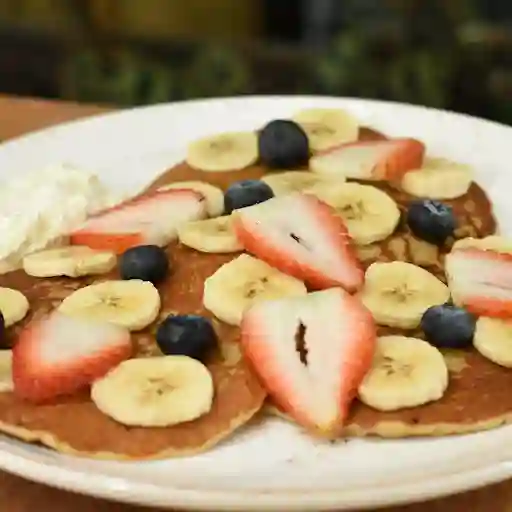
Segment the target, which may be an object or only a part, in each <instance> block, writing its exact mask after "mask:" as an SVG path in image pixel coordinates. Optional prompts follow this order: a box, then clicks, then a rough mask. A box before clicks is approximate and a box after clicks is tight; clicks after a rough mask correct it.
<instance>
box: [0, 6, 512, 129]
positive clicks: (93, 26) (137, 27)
mask: <svg viewBox="0 0 512 512" xmlns="http://www.w3.org/2000/svg"><path fill="white" fill-rule="evenodd" d="M0 38H1V41H0V43H1V44H0V91H1V92H5V93H13V94H19V95H30V96H43V97H48V98H64V99H71V100H76V101H83V102H94V103H109V104H116V105H124V106H130V105H141V104H149V103H156V102H165V101H176V100H183V99H191V98H201V97H212V96H228V95H240V94H281V93H285V94H329V95H336V96H356V97H364V98H379V99H389V100H396V101H405V102H409V103H415V104H420V105H427V106H432V107H440V108H448V109H451V110H456V111H460V112H466V113H469V114H473V115H478V116H481V117H486V118H490V119H493V120H497V121H500V122H504V123H507V124H512V0H0Z"/></svg>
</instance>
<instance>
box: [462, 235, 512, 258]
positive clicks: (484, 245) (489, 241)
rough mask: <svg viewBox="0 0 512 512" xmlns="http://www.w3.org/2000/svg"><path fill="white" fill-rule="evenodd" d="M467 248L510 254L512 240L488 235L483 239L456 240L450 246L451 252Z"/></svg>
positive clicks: (511, 251)
mask: <svg viewBox="0 0 512 512" xmlns="http://www.w3.org/2000/svg"><path fill="white" fill-rule="evenodd" d="M469 248H474V249H482V250H483V251H494V252H499V253H502V254H512V239H511V238H506V237H504V236H501V235H489V236H486V237H484V238H473V237H467V238H461V239H460V240H456V241H455V243H454V244H453V246H452V250H454V249H469Z"/></svg>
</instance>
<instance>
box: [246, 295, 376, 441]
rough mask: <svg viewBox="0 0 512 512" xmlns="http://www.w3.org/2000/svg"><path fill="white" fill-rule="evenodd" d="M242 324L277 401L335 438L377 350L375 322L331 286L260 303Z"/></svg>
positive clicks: (255, 363)
mask: <svg viewBox="0 0 512 512" xmlns="http://www.w3.org/2000/svg"><path fill="white" fill-rule="evenodd" d="M241 329H242V337H241V343H242V348H243V351H244V353H245V355H246V356H247V358H248V360H249V361H250V362H251V363H252V365H253V366H254V369H255V371H256V373H257V374H258V375H259V378H260V379H261V381H262V384H263V386H264V387H265V388H266V389H267V391H268V393H269V394H270V396H271V397H272V398H273V400H274V401H275V403H276V405H277V406H278V407H279V408H280V409H281V410H282V411H284V412H285V413H288V414H289V415H290V416H292V417H293V418H294V419H295V420H296V421H297V423H299V424H301V425H303V426H304V427H306V428H308V429H310V430H312V431H313V432H317V433H319V434H321V435H326V436H329V437H331V436H336V435H338V434H339V433H340V431H341V429H342V427H343V423H344V421H345V419H346V417H347V414H348V409H349V406H350V404H351V402H352V400H353V399H354V397H355V396H356V393H357V388H358V387H359V384H360V383H361V381H362V379H363V378H364V376H365V374H366V372H367V371H368V370H369V368H370V366H371V364H372V359H373V354H374V351H375V343H376V327H375V324H374V321H373V318H372V316H371V314H370V313H369V311H368V310H367V309H366V308H365V307H364V306H363V305H362V303H361V302H360V301H359V299H358V298H356V297H354V296H352V295H349V294H348V293H347V292H345V291H344V290H342V289H341V288H331V289H330V290H324V291H320V292H313V293H310V294H308V295H306V296H304V297H296V298H286V299H278V300H270V301H262V302H258V303H256V304H255V305H254V306H252V307H251V308H249V309H248V310H247V311H246V312H245V314H244V316H243V320H242V325H241Z"/></svg>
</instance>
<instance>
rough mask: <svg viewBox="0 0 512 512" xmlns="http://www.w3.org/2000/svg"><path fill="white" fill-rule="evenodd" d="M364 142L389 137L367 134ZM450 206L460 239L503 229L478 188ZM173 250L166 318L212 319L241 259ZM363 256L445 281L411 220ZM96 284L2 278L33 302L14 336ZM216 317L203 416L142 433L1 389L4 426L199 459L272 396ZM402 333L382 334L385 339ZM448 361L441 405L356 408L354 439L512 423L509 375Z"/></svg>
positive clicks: (229, 178)
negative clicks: (211, 389) (210, 299)
mask: <svg viewBox="0 0 512 512" xmlns="http://www.w3.org/2000/svg"><path fill="white" fill-rule="evenodd" d="M361 138H364V139H370V138H382V136H381V135H379V134H377V133H376V132H372V131H371V130H366V129H363V130H362V132H361ZM265 172H267V171H266V169H264V168H263V167H260V166H252V167H250V168H247V169H244V170H241V171H236V172H224V173H212V172H208V173H205V172H201V171H197V170H194V169H192V168H191V167H189V166H188V165H187V164H186V163H181V164H179V165H177V166H175V167H174V168H173V169H171V170H169V172H166V173H164V174H163V175H162V176H160V177H159V178H158V179H157V180H156V181H155V182H154V183H153V184H152V185H151V186H150V187H149V188H151V189H154V188H157V187H158V186H161V185H163V184H166V183H170V182H173V181H182V180H200V181H206V182H209V183H211V184H214V185H217V186H219V187H221V188H223V189H225V188H227V186H228V185H229V184H230V183H231V182H233V181H235V180H241V179H249V178H252V179H254V178H258V177H260V176H262V175H263V174H264V173H265ZM374 185H375V184H374ZM379 187H380V188H382V189H383V190H385V191H387V192H388V193H389V194H390V195H391V196H392V197H393V198H394V199H395V200H396V201H397V203H398V204H399V206H400V207H401V208H402V209H404V208H405V205H406V204H407V202H408V201H409V200H410V196H408V195H407V194H404V193H402V192H400V191H398V190H396V189H393V188H392V187H390V186H385V185H379ZM447 202H448V203H449V204H451V205H452V207H453V208H454V210H455V212H456V215H457V218H458V220H459V230H458V232H457V236H458V237H464V236H479V237H482V236H485V235H489V234H492V233H493V232H494V231H495V227H496V226H495V221H494V218H493V215H492V210H491V205H490V203H489V201H488V199H487V197H486V195H485V193H484V192H483V191H482V190H481V189H480V188H479V187H478V186H477V185H476V184H473V185H472V186H471V188H470V190H469V192H468V194H466V196H464V197H462V198H458V199H455V200H452V201H447ZM167 252H168V254H169V258H170V260H171V262H172V263H171V265H172V272H171V274H170V276H169V278H168V279H167V281H166V282H164V283H163V284H162V285H160V286H159V290H160V293H161V296H162V313H161V316H162V317H164V316H166V315H167V314H168V313H170V312H179V313H197V314H202V315H205V316H208V317H210V318H212V315H211V314H210V313H209V312H208V311H206V310H204V308H203V306H202V293H203V282H204V280H205V279H206V278H207V277H209V276H210V275H211V274H213V273H214V272H215V271H216V270H217V268H218V267H219V266H220V265H222V264H223V263H225V262H227V261H230V260H231V259H233V258H234V257H236V256H237V255H238V254H225V255H221V254H206V253H200V252H197V251H194V250H192V249H189V248H187V247H184V246H181V245H180V244H177V243H176V244H172V245H171V246H169V247H168V249H167ZM360 256H361V258H362V259H363V260H364V263H365V265H369V264H370V263H371V262H373V261H392V260H397V259H399V260H404V261H411V262H413V263H416V264H419V265H422V266H424V267H425V268H427V269H428V270H430V271H431V272H433V273H435V274H436V275H438V276H439V277H441V278H444V274H443V257H444V256H443V254H441V253H439V251H438V250H437V249H436V248H434V247H433V246H431V245H429V244H426V243H424V242H422V241H420V240H417V239H416V238H414V237H412V236H411V234H410V233H409V232H408V231H407V230H406V228H405V226H404V225H403V224H401V225H400V226H399V228H398V229H397V231H396V232H395V233H394V234H393V235H392V236H391V237H389V238H388V239H387V240H384V241H383V242H381V243H379V244H374V245H372V246H366V247H365V248H363V249H361V251H360ZM112 277H114V278H115V277H116V276H115V274H112V275H110V276H108V275H107V276H101V278H99V279H98V278H96V279H94V280H96V281H98V280H103V279H108V278H112ZM94 280H93V279H81V280H80V279H73V280H71V279H61V278H52V279H35V278H31V277H29V276H27V275H26V274H24V273H23V272H12V273H10V274H6V275H4V276H0V286H8V287H12V288H16V289H19V290H20V291H22V292H23V293H24V294H25V295H26V296H27V298H28V299H29V301H30V303H31V306H32V311H31V313H30V314H29V315H28V316H27V318H25V319H24V321H23V322H20V324H18V325H16V326H15V327H14V328H12V329H11V332H10V333H9V334H10V337H11V339H14V337H15V335H16V331H17V330H19V329H20V328H22V327H23V325H25V324H26V323H27V322H28V321H29V320H30V318H31V317H33V316H34V315H41V314H44V313H45V312H46V311H48V310H49V309H52V308H53V307H55V306H56V305H58V304H59V303H60V301H61V300H62V299H63V298H64V297H66V296H67V295H69V294H70V293H71V292H72V291H73V290H75V289H77V288H79V287H81V286H84V285H87V284H90V283H91V282H93V281H94ZM213 320H214V324H215V327H216V330H217V333H218V335H219V339H220V340H221V344H220V348H219V350H218V351H217V353H215V354H213V355H212V358H211V360H210V361H209V362H208V367H209V369H210V371H211V373H212V376H213V379H214V382H215V391H216V398H215V400H214V403H213V407H212V410H211V412H210V413H208V414H207V415H205V416H203V417H202V418H199V419H197V420H194V421H192V422H189V423H184V424H181V425H176V426H173V427H168V428H133V427H126V426H123V425H120V424H118V423H116V422H115V421H113V420H111V419H110V418H108V417H107V416H105V415H103V414H102V413H100V411H99V410H98V409H97V408H96V407H95V405H94V404H93V403H92V401H91V400H90V399H89V396H88V392H84V393H82V394H80V395H75V396H72V397H69V398H67V399H60V400H59V401H58V402H56V403H54V404H48V405H38V406H34V405H31V404H28V403H25V402H22V401H20V400H18V399H17V398H16V397H15V396H14V395H13V394H12V393H0V430H2V431H4V432H6V433H10V434H12V435H15V436H16V437H20V438H22V439H24V440H26V441H32V442H41V443H43V444H45V445H48V446H50V447H53V448H56V449H57V450H59V451H63V452H67V453H73V454H77V455H86V456H91V457H96V458H117V459H142V458H158V457H161V458H163V457H171V456H180V455H186V454H191V453H194V452H198V451H202V450H205V449H207V448H209V447H211V446H213V445H214V444H215V443H217V442H218V441H220V440H221V439H223V438H225V437H226V436H228V434H230V433H231V432H232V431H233V430H235V429H236V428H237V427H239V426H241V425H243V424H244V423H246V422H247V421H248V420H249V419H250V418H251V417H252V416H253V415H254V414H255V413H256V412H257V411H258V410H260V408H261V406H262V403H263V402H264V400H265V392H264V391H263V389H262V388H261V386H260V385H259V383H258V381H257V379H256V377H255V375H254V373H253V372H252V371H251V369H250V367H248V366H247V365H246V364H245V362H244V361H243V360H242V358H241V354H240V351H239V349H238V335H239V332H238V329H237V328H235V327H230V326H227V325H225V324H221V323H220V322H218V321H216V320H215V319H213ZM153 329H154V326H153ZM397 332H398V331H397V330H392V329H389V328H383V329H381V333H382V334H384V333H397ZM418 334H419V335H420V334H421V333H418ZM133 339H134V342H135V343H136V346H137V352H138V356H139V357H144V356H147V355H153V354H156V353H158V348H157V347H156V344H155V343H154V338H153V334H152V328H148V329H146V330H145V331H143V332H142V333H138V334H134V335H133ZM447 360H448V362H449V367H450V369H451V373H452V379H451V382H450V386H449V389H448V391H447V393H446V394H445V396H444V397H443V398H442V399H441V400H439V401H438V402H435V403H432V404H428V405H425V406H422V407H417V408H414V409H410V410H402V411H398V412H394V413H382V412H379V411H375V410H372V409H370V408H369V407H366V406H365V405H363V404H360V403H356V404H355V405H354V407H353V411H352V415H351V422H350V425H349V427H348V429H347V433H348V434H349V435H368V434H378V435H382V436H389V437H400V436H407V435H414V434H418V435H420V434H421V435H424V434H431V435H442V434H449V433H455V432H465V431H472V430H480V429H484V428H490V427H494V426H497V425H499V424H501V423H505V422H507V421H510V420H512V398H510V397H509V394H508V392H507V389H508V386H509V385H510V384H511V383H512V374H511V373H510V371H509V370H506V369H505V368H501V367H499V366H497V365H494V364H493V363H491V362H489V361H487V360H486V359H484V358H483V357H482V356H480V355H479V354H478V353H477V352H476V351H473V350H468V351H457V352H452V353H450V354H447Z"/></svg>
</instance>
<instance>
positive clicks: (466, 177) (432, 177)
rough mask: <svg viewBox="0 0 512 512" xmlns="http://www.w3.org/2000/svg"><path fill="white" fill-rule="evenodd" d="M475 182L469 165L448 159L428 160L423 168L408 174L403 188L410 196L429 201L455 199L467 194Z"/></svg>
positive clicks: (404, 178) (404, 177)
mask: <svg viewBox="0 0 512 512" xmlns="http://www.w3.org/2000/svg"><path fill="white" fill-rule="evenodd" d="M472 181H473V170H472V169H471V167H470V166H469V165H464V164H459V163H457V162H453V161H451V160H447V159H446V158H428V157H426V158H425V159H424V161H423V167H422V168H421V169H416V170H414V171H409V172H408V173H406V174H405V175H404V176H403V178H402V182H401V188H402V190H404V191H405V192H407V193H408V194H411V195H413V196H417V197H427V198H429V199H455V198H456V197H461V196H463V195H464V194H466V193H467V191H468V190H469V187H470V186H471V183H472Z"/></svg>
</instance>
